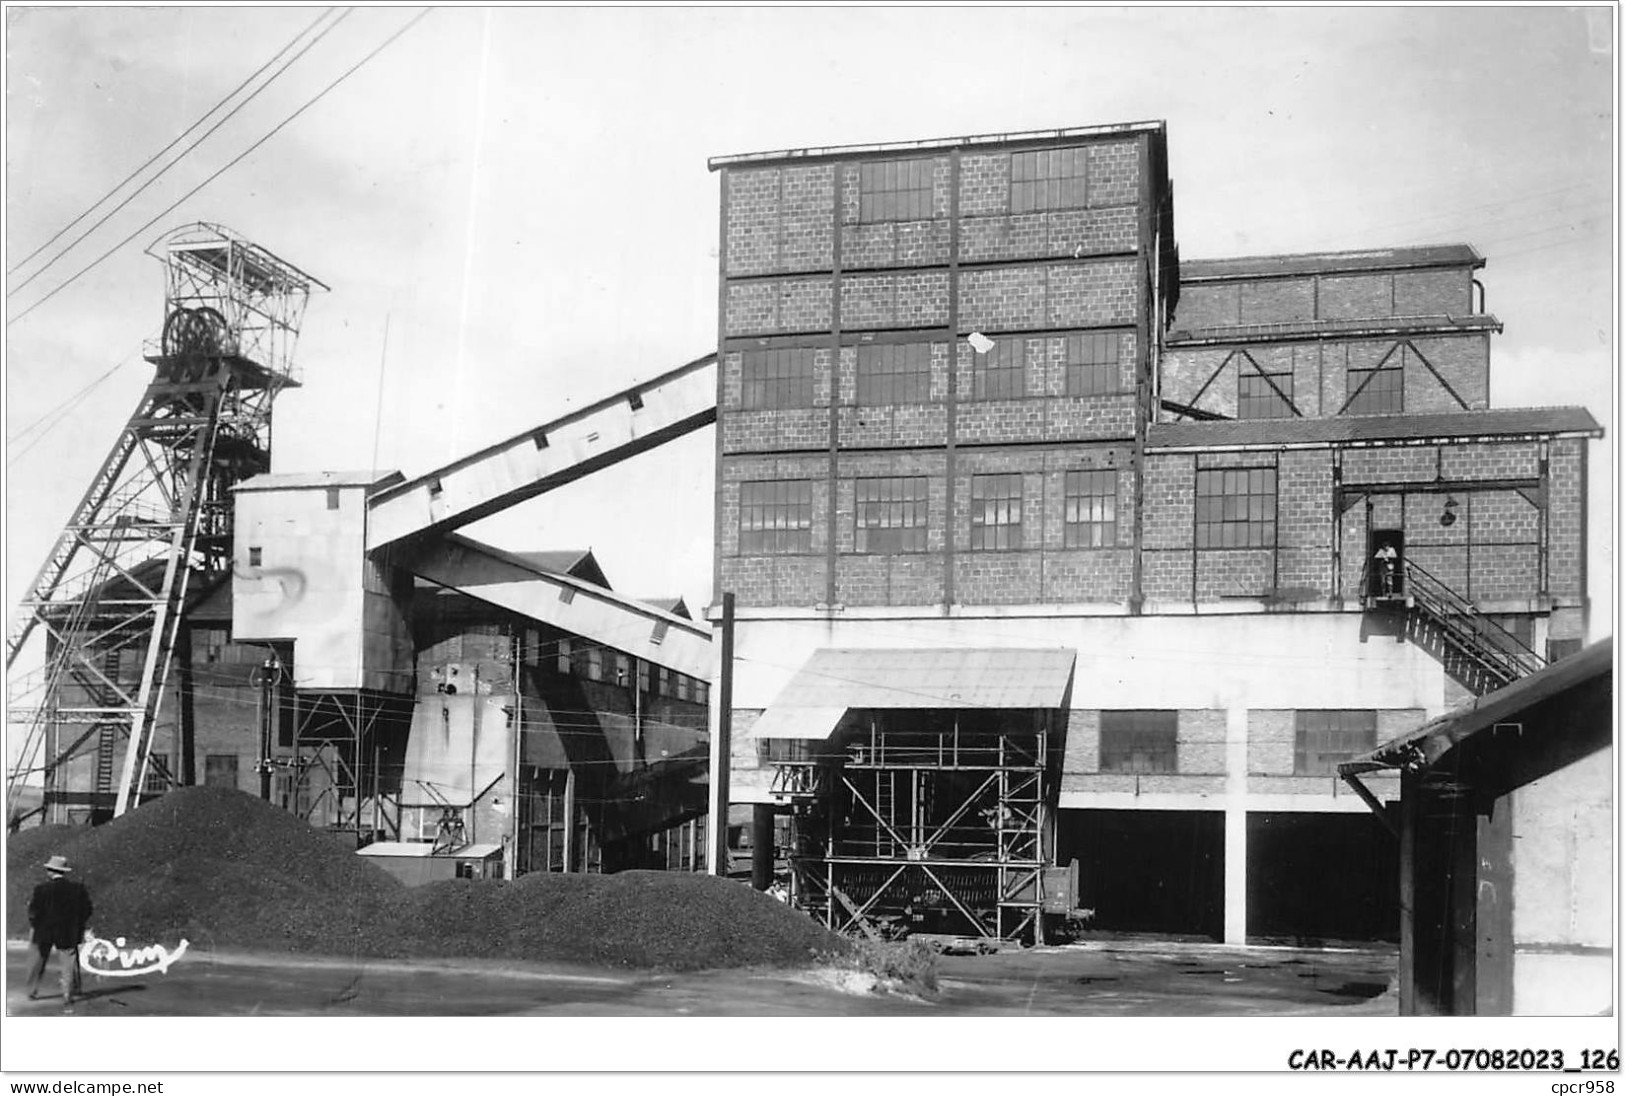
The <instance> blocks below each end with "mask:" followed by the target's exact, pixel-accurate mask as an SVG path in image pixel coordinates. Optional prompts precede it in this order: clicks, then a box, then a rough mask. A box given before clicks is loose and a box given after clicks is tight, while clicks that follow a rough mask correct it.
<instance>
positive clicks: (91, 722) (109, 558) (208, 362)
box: [6, 223, 326, 825]
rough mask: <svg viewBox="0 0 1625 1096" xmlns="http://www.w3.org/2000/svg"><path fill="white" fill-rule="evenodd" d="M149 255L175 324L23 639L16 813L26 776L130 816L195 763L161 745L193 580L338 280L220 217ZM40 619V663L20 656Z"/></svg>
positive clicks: (35, 595)
mask: <svg viewBox="0 0 1625 1096" xmlns="http://www.w3.org/2000/svg"><path fill="white" fill-rule="evenodd" d="M148 254H151V255H153V256H154V257H155V258H157V259H158V260H159V261H160V262H161V263H162V264H163V266H164V273H165V294H164V323H163V327H162V334H161V335H160V337H159V338H158V339H157V340H156V341H155V342H152V343H149V344H148V345H147V347H146V348H145V349H146V353H145V355H144V356H145V358H146V360H147V361H148V362H150V363H151V364H152V365H153V367H154V376H153V379H152V382H151V383H150V384H149V385H148V387H147V390H146V392H145V393H144V394H143V396H142V398H141V401H140V403H139V404H138V406H137V408H136V410H135V413H134V414H132V415H131V416H130V419H129V421H128V422H127V423H126V424H125V425H124V428H123V430H122V431H121V432H120V434H119V437H118V440H117V441H116V442H115V443H114V445H113V447H112V450H111V451H110V452H109V453H108V456H107V458H106V460H104V461H103V462H102V465H101V468H100V470H99V471H98V472H97V473H96V475H95V477H94V478H93V479H92V481H91V484H90V487H89V488H88V489H87V490H86V492H85V494H84V496H83V497H82V498H81V499H80V501H79V503H78V505H77V506H76V507H75V508H74V510H73V513H72V515H71V516H70V518H69V520H68V523H67V525H66V526H65V527H64V528H63V530H62V533H61V535H60V536H59V537H58V538H57V542H56V546H55V547H54V549H53V550H52V552H51V554H50V555H49V557H48V558H47V559H46V562H45V565H44V566H43V567H42V568H41V569H40V572H39V575H38V577H37V578H36V579H35V580H34V583H33V585H32V586H31V587H30V589H29V592H28V594H27V596H26V597H25V598H24V599H23V601H22V602H21V604H20V605H19V609H18V615H17V617H16V619H15V621H14V623H13V626H12V629H11V632H10V634H9V635H8V639H7V646H6V667H7V671H8V678H9V680H8V698H7V700H8V705H7V706H8V712H9V722H10V724H11V727H12V729H13V733H14V734H17V735H18V736H19V737H20V740H21V743H22V748H21V750H20V752H19V755H18V757H17V760H16V762H15V763H14V765H13V767H12V770H11V772H10V773H9V776H8V780H7V805H8V814H9V815H10V816H11V823H12V824H13V825H15V824H17V823H18V822H20V821H21V819H20V818H19V817H17V814H18V812H17V810H16V807H15V804H16V802H17V791H18V790H19V789H20V788H21V787H22V786H23V785H24V784H26V783H30V782H35V781H37V782H39V783H41V784H43V788H44V792H43V797H42V802H41V804H40V806H39V807H38V808H37V810H38V811H40V812H43V813H44V815H45V820H46V821H48V822H54V821H64V820H65V818H64V817H62V814H61V809H62V808H65V807H66V806H67V805H68V804H76V805H79V806H84V807H90V808H92V809H93V810H94V809H102V810H105V809H106V808H107V807H108V806H111V808H112V811H113V813H114V814H122V813H123V812H124V811H125V810H126V809H127V808H128V807H129V806H130V804H131V802H132V799H136V798H138V797H139V796H140V795H141V794H143V792H145V791H153V792H157V791H162V790H163V789H164V788H165V787H168V786H170V785H172V784H174V783H177V782H183V781H185V780H186V779H188V776H187V774H180V773H174V772H170V771H168V769H167V766H164V765H163V764H162V762H161V761H160V762H158V763H157V764H154V763H153V760H154V759H153V754H152V745H153V739H154V737H155V736H154V733H153V732H154V727H155V723H156V720H157V717H158V711H159V705H160V703H161V702H162V699H163V694H164V689H165V684H166V682H167V680H168V674H169V667H170V661H171V656H172V654H173V653H174V650H175V646H176V643H177V639H178V635H179V630H180V626H181V615H182V609H183V608H184V606H185V603H186V596H187V590H188V588H189V586H190V585H191V583H192V582H193V581H194V580H199V579H205V580H206V579H213V578H217V577H220V576H222V575H223V574H225V572H226V571H227V569H228V568H229V567H230V561H231V526H232V515H231V494H230V488H231V486H232V485H233V484H235V483H238V482H240V481H241V480H243V479H246V478H247V477H249V476H252V475H257V474H259V473H261V472H265V471H268V470H269V469H270V444H271V406H272V403H273V401H274V400H275V398H276V396H277V394H278V393H279V392H281V391H282V390H283V389H285V388H288V387H290V386H292V385H295V384H297V380H296V377H295V374H294V368H293V350H294V345H295V342H296V340H297V337H298V331H299V324H300V322H301V320H302V318H303V315H304V309H305V304H306V302H307V300H308V298H309V295H310V293H311V292H312V291H314V290H318V289H325V288H326V286H324V285H322V284H321V283H320V282H318V281H316V280H315V279H314V278H311V277H310V276H308V275H306V274H304V273H302V272H300V271H299V270H298V269H297V268H295V267H293V266H291V265H290V264H288V263H286V262H284V261H283V260H281V259H279V258H277V257H276V256H275V255H273V254H271V253H270V252H269V251H266V250H265V249H263V248H261V247H259V246H257V245H255V244H253V243H250V242H249V241H247V240H244V239H242V238H241V237H239V236H237V235H235V234H234V233H232V232H230V231H228V230H227V229H224V228H222V227H220V226H218V225H211V224H203V223H198V224H193V225H188V226H186V227H184V228H181V229H178V230H176V231H174V232H171V233H169V234H167V235H166V236H164V237H163V238H161V239H160V240H158V241H157V242H155V243H154V245H153V246H152V247H150V248H149V249H148ZM36 634H38V635H42V636H43V637H44V649H43V651H42V652H38V653H39V655H40V661H39V664H38V665H34V664H33V660H32V658H30V659H23V658H22V657H21V656H22V655H23V652H24V651H25V649H27V646H28V641H29V639H30V638H31V637H33V636H35V635H36ZM35 650H36V651H37V648H36V649H35ZM25 667H26V670H27V672H25ZM120 742H122V744H123V752H124V757H123V764H122V769H121V771H120V773H119V775H118V777H117V782H116V785H115V783H114V777H113V774H112V771H111V769H112V765H111V761H110V758H111V756H112V754H113V753H114V752H116V749H117V745H118V744H119V743H120ZM92 757H94V759H95V760H94V763H91V762H90V760H89V759H90V758H92ZM80 758H85V759H86V764H84V765H79V766H76V765H75V764H74V763H75V761H76V760H78V759H80ZM76 782H81V783H83V785H85V786H82V787H75V786H72V785H73V784H74V783H76Z"/></svg>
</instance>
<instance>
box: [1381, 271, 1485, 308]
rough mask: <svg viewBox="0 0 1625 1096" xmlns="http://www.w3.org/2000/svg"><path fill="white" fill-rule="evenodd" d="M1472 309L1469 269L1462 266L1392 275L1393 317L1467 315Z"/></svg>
mask: <svg viewBox="0 0 1625 1096" xmlns="http://www.w3.org/2000/svg"><path fill="white" fill-rule="evenodd" d="M1472 312H1473V302H1472V272H1471V271H1469V270H1468V269H1467V268H1465V267H1457V268H1455V269H1453V270H1407V271H1402V272H1396V273H1395V274H1394V315H1396V316H1468V315H1472Z"/></svg>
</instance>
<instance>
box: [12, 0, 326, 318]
mask: <svg viewBox="0 0 1625 1096" xmlns="http://www.w3.org/2000/svg"><path fill="white" fill-rule="evenodd" d="M334 10H335V9H334V8H328V9H327V10H326V11H324V12H322V13H321V14H320V15H318V16H317V17H316V18H315V19H314V20H312V21H311V23H310V24H309V25H308V26H306V27H305V28H304V29H303V30H301V31H300V32H299V33H298V34H295V35H294V36H293V37H292V38H290V39H289V40H288V41H287V43H286V44H284V45H283V47H282V48H281V49H279V50H277V51H276V53H274V54H272V55H271V59H270V60H268V61H266V62H265V64H263V65H261V66H260V67H259V68H258V69H256V70H254V72H253V73H252V74H251V75H250V76H249V77H248V78H247V79H245V80H244V81H243V82H242V83H240V84H238V85H237V86H236V87H234V88H232V89H231V91H229V92H227V93H226V95H225V97H224V98H222V99H221V100H220V101H219V102H218V103H216V104H215V105H214V106H212V107H210V108H209V109H208V110H206V111H204V112H203V113H202V114H201V115H200V116H199V117H198V120H197V121H195V122H193V123H192V124H191V125H189V126H187V127H186V129H184V130H183V131H181V133H180V134H178V135H177V136H176V137H175V139H174V140H173V141H171V142H169V144H167V145H165V146H164V147H163V148H161V149H159V150H158V151H157V152H155V153H153V154H152V156H151V157H150V158H149V159H148V160H147V162H146V163H144V164H142V165H141V166H140V167H138V168H136V169H135V170H134V171H132V172H130V174H128V175H126V176H125V177H124V178H123V179H121V180H120V181H119V183H118V184H117V185H116V186H114V187H113V189H112V190H109V191H108V192H107V193H106V194H103V195H102V196H101V197H100V198H97V199H96V200H95V201H94V202H92V203H91V204H90V205H89V206H87V207H86V208H85V209H84V211H83V212H81V213H80V214H79V215H78V216H77V217H75V218H74V219H73V220H71V221H69V222H68V223H67V224H65V225H63V226H62V227H61V228H59V229H57V231H56V234H55V235H53V236H52V237H51V238H50V239H49V240H46V241H45V242H44V243H42V244H40V245H39V246H38V247H36V248H35V249H34V250H33V251H30V252H29V253H28V254H27V255H25V256H24V257H23V258H22V260H21V261H19V262H18V263H17V264H16V265H15V266H13V267H11V268H10V269H8V270H7V271H6V273H7V274H8V275H10V274H15V273H17V271H19V270H21V269H22V268H23V267H24V266H26V265H28V263H29V261H30V260H31V259H33V258H34V256H36V255H38V254H39V253H40V252H42V251H44V250H45V249H46V248H48V247H50V246H51V245H52V244H54V243H56V241H57V240H59V239H61V238H62V237H63V235H65V234H66V233H67V232H68V231H69V230H70V229H72V228H73V226H74V225H76V224H78V223H79V222H80V221H82V220H84V219H85V218H86V217H88V216H90V214H91V212H92V211H93V210H95V209H96V207H97V206H99V205H101V204H102V203H103V202H105V201H107V200H108V199H109V198H111V197H112V196H113V195H115V194H117V193H118V192H119V191H120V190H121V189H123V187H124V186H125V185H126V184H127V183H129V182H130V180H132V179H134V178H135V177H136V176H138V175H140V174H141V173H142V172H143V171H145V170H147V168H149V167H151V166H152V165H153V163H154V162H156V161H157V160H158V158H159V157H161V156H163V154H164V153H166V152H168V151H169V150H170V149H172V148H174V147H175V146H176V145H178V144H180V143H181V141H183V140H185V138H186V135H187V134H188V133H191V132H192V131H193V130H194V129H196V128H197V127H198V126H200V125H202V124H203V122H204V119H206V118H208V117H209V116H210V115H211V114H213V113H214V112H215V111H217V110H219V109H220V108H221V107H223V106H225V105H226V104H227V103H228V102H230V101H231V99H232V97H233V96H235V95H236V94H237V93H238V92H240V91H242V90H243V89H244V88H245V87H247V86H248V85H249V84H250V83H252V82H253V81H254V80H255V79H256V78H258V77H259V75H260V73H262V72H264V71H265V70H266V69H268V68H270V67H271V66H272V65H273V64H275V63H276V61H277V58H279V57H281V56H282V55H283V54H284V53H287V52H288V50H289V49H290V48H292V46H293V44H294V43H295V42H297V41H298V40H299V39H301V38H303V37H304V36H305V35H306V34H309V33H310V31H311V29H312V28H313V27H315V26H316V24H317V23H320V22H321V21H322V20H323V19H326V18H327V17H328V16H329V15H331V14H332V13H333V12H334ZM351 10H352V11H353V10H354V9H351ZM349 14H350V12H349V11H346V12H345V13H344V15H341V16H340V17H339V18H338V19H337V20H335V21H334V22H333V24H332V26H329V27H328V28H327V30H324V31H322V33H321V34H319V35H317V37H316V39H315V40H314V41H312V42H311V43H310V44H309V45H307V46H306V47H305V49H304V50H301V51H300V53H299V56H300V57H302V56H304V54H305V51H306V50H309V49H310V47H311V46H314V45H315V44H316V42H319V41H321V40H322V38H324V37H326V36H327V32H328V31H330V30H332V29H333V27H336V26H338V25H339V23H341V22H343V21H344V19H345V18H346V17H347V16H348V15H349ZM297 60H299V57H295V58H293V60H292V61H289V62H288V65H292V64H293V62H294V61H297ZM288 65H284V66H283V67H282V68H281V69H279V70H277V71H276V72H275V73H273V74H272V75H271V78H270V79H269V80H267V81H265V83H264V84H261V85H260V86H259V87H258V88H257V89H255V91H254V93H253V94H252V95H250V96H249V97H248V98H247V99H244V100H243V101H242V102H241V103H239V104H237V106H236V107H234V108H233V109H232V111H231V114H228V115H226V116H225V117H224V118H222V119H221V120H220V121H219V122H218V123H217V124H216V125H215V126H214V127H213V129H210V130H209V132H208V133H205V134H204V135H203V136H202V137H199V138H198V139H197V140H196V141H194V142H192V144H191V145H190V146H189V147H188V148H187V149H186V150H185V152H182V153H181V154H180V156H177V157H175V159H173V160H171V161H170V162H169V163H168V164H166V165H165V166H164V168H163V169H162V170H161V171H159V172H158V174H156V175H154V176H153V177H152V178H151V179H148V180H147V181H146V182H145V183H142V184H141V186H140V187H139V188H138V189H137V190H136V191H135V193H134V194H131V195H130V197H129V198H126V199H125V200H124V201H123V202H120V203H119V205H118V206H117V207H116V208H114V209H113V211H112V212H111V213H108V214H107V216H106V217H103V218H102V219H101V220H99V221H97V222H96V223H95V224H93V225H91V226H90V229H89V231H87V232H86V233H85V234H84V235H82V236H80V237H79V239H77V240H74V241H73V243H71V244H69V245H68V246H67V247H65V248H63V249H62V250H61V251H60V252H58V253H57V255H56V257H55V258H53V259H52V260H51V261H50V262H49V263H46V264H45V266H43V267H41V268H40V269H39V270H37V271H35V272H34V273H33V274H32V275H30V276H29V279H28V281H33V280H34V278H37V277H39V275H41V274H43V273H44V272H45V271H46V270H48V269H49V268H50V267H51V265H52V264H53V263H55V262H56V261H57V259H60V258H62V256H63V255H66V254H67V253H68V252H69V251H71V250H73V248H74V247H76V246H77V245H78V243H79V241H80V240H83V239H84V238H85V236H88V235H89V234H90V233H91V232H94V231H96V229H98V228H100V227H101V226H102V225H103V224H105V223H106V222H107V217H111V216H112V215H113V214H114V213H117V212H118V211H119V210H120V209H123V208H124V207H125V206H126V205H128V204H129V203H130V199H132V198H134V197H135V196H136V194H140V193H141V191H143V190H145V189H147V187H149V186H151V185H152V184H153V183H155V182H157V181H158V180H159V179H160V178H162V177H163V175H164V172H166V171H168V170H169V169H170V168H172V167H174V166H175V165H176V164H178V163H180V162H181V160H182V159H183V158H184V157H185V156H186V154H187V153H188V152H191V151H192V149H194V148H196V147H197V146H198V145H199V144H201V143H202V142H203V141H204V140H206V139H207V138H208V136H209V134H210V133H213V132H214V131H215V130H216V129H219V128H220V127H221V126H222V125H225V124H226V122H228V121H230V120H231V116H232V114H236V113H237V111H239V110H241V109H242V108H243V107H244V106H246V105H248V103H249V102H250V101H252V100H253V98H254V96H255V95H258V94H259V93H260V92H262V91H264V90H265V89H266V88H267V87H270V86H271V83H272V81H274V80H275V79H276V78H277V77H278V76H281V75H282V73H284V72H286V71H287V69H288ZM28 281H25V282H23V283H22V285H27V284H28ZM22 285H19V286H18V287H17V289H21V288H22ZM15 292H16V290H15V289H14V290H12V293H15ZM6 296H8V297H9V296H11V293H7V294H6Z"/></svg>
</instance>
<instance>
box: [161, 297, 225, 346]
mask: <svg viewBox="0 0 1625 1096" xmlns="http://www.w3.org/2000/svg"><path fill="white" fill-rule="evenodd" d="M162 345H163V351H164V355H165V356H166V357H169V356H184V357H195V356H196V357H212V356H215V355H218V354H220V353H221V352H222V351H223V349H224V347H225V345H226V318H225V317H224V316H222V315H221V314H220V313H219V312H216V311H215V310H214V309H212V308H207V307H204V308H177V309H175V311H173V312H171V313H170V314H169V318H168V319H166V320H165V321H164V333H163V342H162Z"/></svg>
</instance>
